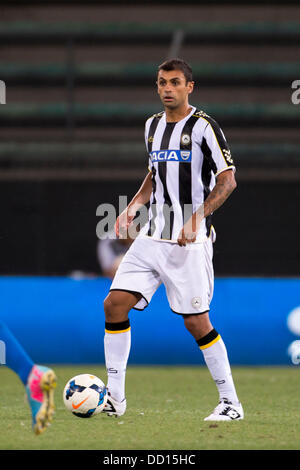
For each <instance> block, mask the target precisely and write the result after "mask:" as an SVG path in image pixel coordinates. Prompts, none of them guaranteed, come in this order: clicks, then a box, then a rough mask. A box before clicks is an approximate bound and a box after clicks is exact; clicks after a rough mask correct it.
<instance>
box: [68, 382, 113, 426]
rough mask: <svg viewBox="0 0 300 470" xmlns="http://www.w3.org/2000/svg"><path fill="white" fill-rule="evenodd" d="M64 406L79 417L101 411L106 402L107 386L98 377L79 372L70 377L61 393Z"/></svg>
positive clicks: (86, 416) (87, 416) (88, 416)
mask: <svg viewBox="0 0 300 470" xmlns="http://www.w3.org/2000/svg"><path fill="white" fill-rule="evenodd" d="M63 400H64V404H65V407H66V408H67V410H68V411H71V412H72V413H73V414H74V415H75V416H78V417H79V418H91V417H92V416H95V415H97V414H98V413H101V411H102V410H103V408H104V407H105V405H106V402H107V388H106V386H105V385H104V383H103V382H102V380H101V379H99V377H96V376H95V375H92V374H80V375H76V376H75V377H72V378H71V379H70V380H69V381H68V382H67V384H66V386H65V388H64V393H63Z"/></svg>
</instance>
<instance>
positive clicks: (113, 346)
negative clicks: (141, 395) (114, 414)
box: [104, 321, 131, 402]
mask: <svg viewBox="0 0 300 470" xmlns="http://www.w3.org/2000/svg"><path fill="white" fill-rule="evenodd" d="M130 346H131V331H130V325H129V321H127V322H122V323H105V335H104V353H105V364H106V370H107V378H108V381H107V388H108V390H109V392H110V394H111V396H112V397H113V398H114V399H115V400H117V401H119V402H121V401H122V400H123V399H124V398H125V376H126V367H127V361H128V357H129V352H130Z"/></svg>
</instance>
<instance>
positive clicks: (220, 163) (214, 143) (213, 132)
mask: <svg viewBox="0 0 300 470" xmlns="http://www.w3.org/2000/svg"><path fill="white" fill-rule="evenodd" d="M201 150H202V152H203V155H204V157H205V158H207V159H208V160H209V161H210V164H211V167H212V170H213V172H214V174H215V176H217V175H219V174H220V173H222V171H225V170H228V169H229V168H230V169H232V170H234V171H235V164H234V162H233V159H232V156H231V152H230V149H229V146H228V144H227V141H226V139H225V136H224V133H223V131H222V129H221V128H220V126H219V125H218V123H217V122H216V121H214V120H213V119H210V120H209V121H208V123H207V125H206V128H205V130H204V134H203V140H202V144H201Z"/></svg>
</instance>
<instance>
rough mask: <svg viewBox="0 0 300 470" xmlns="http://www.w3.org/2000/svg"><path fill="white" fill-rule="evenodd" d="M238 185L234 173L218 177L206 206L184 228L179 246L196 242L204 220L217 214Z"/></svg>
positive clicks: (224, 173) (230, 171)
mask: <svg viewBox="0 0 300 470" xmlns="http://www.w3.org/2000/svg"><path fill="white" fill-rule="evenodd" d="M236 186H237V183H236V180H235V176H234V171H232V170H226V171H223V172H222V173H220V174H219V175H218V176H217V181H216V185H215V187H214V189H213V190H212V192H211V193H210V194H209V195H208V197H207V198H206V199H205V201H204V204H203V205H202V206H201V207H200V208H199V209H198V210H197V211H196V212H195V213H194V214H193V215H192V217H191V218H190V219H189V220H188V221H187V223H186V224H185V225H184V227H183V228H182V230H181V232H180V235H179V237H178V240H177V242H178V245H179V246H185V245H186V244H187V243H193V242H194V241H195V240H196V236H197V232H198V229H199V227H200V223H201V221H202V219H204V218H205V217H207V216H208V215H210V214H212V213H213V212H215V211H216V210H217V209H219V207H221V206H222V204H223V203H224V202H225V201H226V199H227V198H228V197H229V196H230V194H231V193H232V192H233V190H234V189H235V188H236Z"/></svg>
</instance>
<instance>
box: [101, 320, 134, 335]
mask: <svg viewBox="0 0 300 470" xmlns="http://www.w3.org/2000/svg"><path fill="white" fill-rule="evenodd" d="M129 330H130V323H129V320H125V321H122V322H118V323H108V322H105V333H109V334H117V333H125V332H126V331H129Z"/></svg>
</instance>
